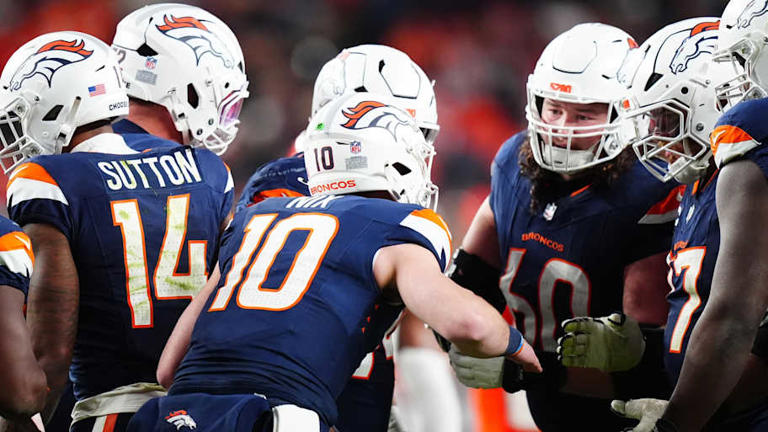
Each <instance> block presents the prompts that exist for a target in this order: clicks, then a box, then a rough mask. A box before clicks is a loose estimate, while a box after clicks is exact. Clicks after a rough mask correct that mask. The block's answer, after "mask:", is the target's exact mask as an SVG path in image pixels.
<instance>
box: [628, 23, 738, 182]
mask: <svg viewBox="0 0 768 432" xmlns="http://www.w3.org/2000/svg"><path fill="white" fill-rule="evenodd" d="M718 25H719V19H718V18H691V19H687V20H684V21H680V22H677V23H674V24H670V25H668V26H666V27H664V28H662V29H661V30H659V31H657V32H656V33H654V34H653V35H652V36H651V37H650V38H648V40H646V41H645V42H643V44H642V45H640V48H639V49H636V50H632V52H631V53H630V54H629V55H628V56H627V60H626V61H625V62H624V65H623V66H622V68H621V69H620V70H619V81H621V82H623V83H625V84H626V85H627V86H628V87H629V89H630V92H631V95H630V97H629V98H628V99H627V100H626V101H625V102H623V103H622V106H621V111H622V113H621V115H622V117H624V118H626V119H629V120H630V121H631V122H632V125H633V126H634V134H632V137H631V139H629V140H627V141H628V142H627V143H626V144H628V145H632V147H633V148H634V150H635V153H636V154H637V157H638V159H640V162H642V163H643V165H644V166H645V167H646V168H647V169H648V171H649V172H650V173H651V174H653V175H654V176H655V177H656V178H658V179H659V180H661V181H663V182H666V181H669V180H670V179H673V178H674V179H676V180H677V181H678V182H680V183H691V182H693V181H694V180H696V179H698V178H699V177H701V176H702V175H704V173H705V172H706V170H707V168H708V167H709V158H710V156H711V155H712V152H711V150H710V147H709V133H710V132H712V129H714V127H715V123H717V119H718V117H719V116H720V113H719V112H718V110H717V104H716V101H715V92H714V87H715V84H716V83H719V82H722V81H723V80H724V79H726V78H727V77H728V74H729V73H730V68H729V66H728V65H725V64H718V63H714V62H712V61H711V60H712V54H713V53H714V51H715V48H716V46H717V35H718ZM673 157H674V158H675V160H674V161H673V162H672V163H671V164H670V163H668V162H667V160H668V159H670V158H673Z"/></svg>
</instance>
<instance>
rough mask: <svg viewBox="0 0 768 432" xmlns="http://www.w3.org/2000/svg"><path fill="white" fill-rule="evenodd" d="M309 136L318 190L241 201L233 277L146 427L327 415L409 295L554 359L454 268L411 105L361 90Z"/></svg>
mask: <svg viewBox="0 0 768 432" xmlns="http://www.w3.org/2000/svg"><path fill="white" fill-rule="evenodd" d="M363 106H365V107H369V108H370V109H368V110H366V112H365V113H362V114H360V115H357V113H358V108H360V107H363ZM305 138H306V141H305V143H306V148H305V149H306V153H305V158H306V160H305V162H306V168H307V172H308V174H309V184H308V186H309V189H310V193H311V194H312V197H298V198H291V197H288V198H272V199H268V200H264V201H262V202H261V203H259V204H256V205H254V206H250V207H248V208H247V209H245V210H244V211H240V212H238V213H237V215H236V216H235V219H234V221H233V223H232V225H231V227H230V228H229V229H228V230H227V233H226V234H225V238H224V240H223V242H222V248H221V260H220V262H221V264H222V275H225V276H224V277H223V278H222V280H223V282H220V283H219V284H218V286H217V287H216V291H215V292H214V291H213V288H214V287H210V292H211V293H212V295H210V296H206V295H205V293H206V291H203V292H202V293H201V294H202V295H201V296H199V297H198V298H196V300H195V301H194V302H193V303H192V305H191V306H190V308H189V309H188V311H190V310H194V309H195V308H196V309H197V310H196V311H193V312H192V313H190V314H187V313H185V316H184V317H183V318H182V320H180V322H179V326H177V330H176V331H175V332H174V336H173V337H172V339H171V341H169V347H174V348H171V349H166V352H165V353H164V356H163V360H162V362H161V365H160V369H159V370H158V376H159V378H160V379H161V380H162V381H163V382H167V381H170V380H171V379H172V380H173V385H172V386H171V388H170V393H169V396H167V397H165V398H160V399H156V400H154V401H153V402H151V403H148V404H147V405H145V406H144V407H143V408H142V410H141V411H140V412H139V413H138V414H137V415H136V416H135V417H134V419H133V420H132V423H131V430H137V431H139V430H154V428H155V427H159V425H163V424H166V423H172V422H173V421H176V420H178V421H183V422H186V423H185V424H189V423H191V422H194V424H195V425H196V428H197V429H198V430H201V431H207V430H259V431H260V430H273V429H271V427H272V426H271V423H272V421H274V423H275V429H274V430H277V431H283V430H285V431H295V430H302V431H304V430H306V431H311V430H315V431H319V430H328V426H329V425H332V424H334V423H335V420H336V406H335V399H336V397H337V396H338V394H339V393H340V392H341V390H342V388H343V387H344V386H345V385H346V384H347V382H348V380H349V377H350V376H351V375H352V373H353V372H354V370H355V369H356V368H357V367H358V366H359V364H360V361H361V360H362V359H363V357H364V356H365V353H366V352H369V351H370V350H371V348H373V346H375V345H376V344H379V343H380V342H381V339H382V337H383V335H384V332H385V331H386V329H387V328H388V327H389V326H390V325H391V324H392V322H393V321H394V319H395V317H396V315H397V314H398V313H399V310H398V309H401V308H402V306H407V307H408V308H409V309H410V310H411V312H413V313H415V314H417V315H418V316H419V317H421V318H423V319H424V320H425V321H426V322H428V323H430V324H431V325H432V326H433V327H434V328H436V329H438V330H440V331H441V332H445V333H447V334H448V336H447V337H448V338H449V339H451V340H453V341H454V342H455V343H457V344H458V345H459V346H461V347H462V349H464V350H466V351H469V352H473V353H474V354H475V355H479V356H489V355H500V354H504V353H505V354H506V355H508V356H510V357H511V358H513V359H514V360H515V361H517V362H520V363H521V364H523V365H524V367H525V368H526V369H528V370H532V371H535V370H539V365H538V362H537V360H536V358H535V355H534V354H533V350H532V348H531V347H530V345H528V344H527V343H525V342H524V341H523V339H522V336H521V335H520V334H519V333H518V332H517V331H516V330H514V329H512V328H510V327H509V326H508V325H506V323H505V322H504V320H503V319H502V318H501V316H500V315H499V314H498V313H496V312H495V311H494V310H493V309H492V308H491V307H490V306H489V305H488V304H486V303H485V302H484V301H483V300H482V299H480V298H478V297H477V296H474V295H472V294H470V293H468V292H467V291H465V290H460V289H458V287H457V286H456V285H455V284H453V283H452V282H451V281H450V280H449V279H447V278H446V277H445V276H443V274H442V269H443V268H444V266H445V265H446V264H447V260H448V255H447V254H448V252H449V250H450V235H449V233H448V231H447V227H446V226H445V223H444V222H443V221H442V219H441V218H440V217H439V216H438V215H437V214H436V213H435V212H434V211H432V210H430V208H429V207H431V206H432V205H434V198H435V197H434V195H435V192H436V188H435V187H434V185H432V183H431V181H430V180H429V170H428V163H427V160H428V159H430V158H431V154H432V152H433V150H432V146H431V145H428V144H427V143H426V142H425V140H424V137H423V135H422V134H421V132H420V131H419V130H418V128H417V126H416V123H415V122H414V121H413V119H412V118H411V116H410V115H409V114H408V113H406V112H405V111H402V110H400V109H398V108H396V107H395V106H394V103H393V102H390V101H388V100H387V99H386V97H384V96H376V95H375V94H370V93H360V94H358V93H354V94H351V95H348V96H344V97H342V98H339V99H337V100H336V101H333V102H330V103H329V104H328V105H327V106H326V107H324V108H323V109H322V110H321V111H320V112H319V113H318V114H317V115H316V116H315V117H313V120H312V122H311V123H310V125H309V127H308V129H307V135H306V137H305ZM425 207H426V208H425ZM207 288H208V287H207ZM206 297H207V298H206ZM435 298H440V299H441V301H440V302H435V301H434V299H435ZM384 305H388V306H389V307H385V306H384ZM196 317H197V322H196V324H195V325H194V331H192V330H191V327H192V326H191V325H189V320H194V319H195V318H196ZM179 329H186V332H183V333H186V334H180V332H179ZM190 331H192V332H191V336H190V334H189V332H190ZM190 337H191V341H189V343H188V344H187V343H180V344H176V343H175V341H176V340H177V339H179V338H180V339H186V340H189V338H190ZM187 347H188V351H187ZM517 350H520V352H519V353H517V354H514V353H516V352H517ZM214 353H215V354H214ZM185 354H186V355H185ZM182 357H183V358H184V359H183V361H181V358H182ZM179 362H181V363H180V365H179V366H178V369H177V367H176V365H177V364H179ZM174 373H175V376H173V374H174ZM270 406H274V415H269V409H270ZM182 412H183V414H184V415H185V416H187V417H188V418H184V419H183V420H179V419H178V417H177V416H178V415H179V413H182ZM265 414H266V415H265ZM264 423H268V424H269V426H268V427H265V426H264V425H263V424H264ZM254 425H256V426H255V427H254ZM216 428H218V429H216Z"/></svg>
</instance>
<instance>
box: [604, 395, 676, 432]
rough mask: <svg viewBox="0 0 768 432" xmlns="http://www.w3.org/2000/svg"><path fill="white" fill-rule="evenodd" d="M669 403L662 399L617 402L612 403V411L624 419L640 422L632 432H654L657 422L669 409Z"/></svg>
mask: <svg viewBox="0 0 768 432" xmlns="http://www.w3.org/2000/svg"><path fill="white" fill-rule="evenodd" d="M667 403H668V402H667V401H665V400H661V399H632V400H628V401H626V402H624V401H620V400H615V401H612V402H611V410H612V411H613V412H615V413H616V414H618V415H620V416H622V417H626V418H630V419H635V420H639V421H640V422H639V423H638V424H637V426H635V428H634V429H632V430H631V432H653V431H655V430H656V429H655V426H656V421H657V420H659V419H660V418H661V416H662V415H663V414H664V410H665V409H667Z"/></svg>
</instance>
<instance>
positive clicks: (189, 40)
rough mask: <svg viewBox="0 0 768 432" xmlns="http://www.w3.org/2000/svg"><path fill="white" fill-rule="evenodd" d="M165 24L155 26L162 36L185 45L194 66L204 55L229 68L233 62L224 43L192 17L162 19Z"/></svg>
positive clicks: (165, 17) (166, 17)
mask: <svg viewBox="0 0 768 432" xmlns="http://www.w3.org/2000/svg"><path fill="white" fill-rule="evenodd" d="M163 21H164V22H165V24H162V25H158V26H155V27H157V29H158V30H160V32H161V33H163V34H164V35H166V36H168V37H170V38H173V39H176V40H178V41H181V42H183V43H185V44H186V45H187V46H189V47H190V48H191V49H192V51H193V52H194V53H195V59H196V61H197V63H196V64H198V65H199V64H200V59H201V58H202V57H203V56H204V55H205V54H210V55H212V56H214V57H216V58H218V59H220V60H221V62H222V63H224V66H225V67H227V68H231V67H233V66H234V65H235V61H234V59H233V58H232V56H231V55H230V53H229V52H228V51H227V48H226V46H225V45H224V42H222V40H221V39H219V37H218V36H216V35H215V34H214V33H213V32H211V31H210V30H208V27H206V26H205V24H204V23H203V22H201V21H200V20H198V19H197V18H193V17H180V18H177V17H175V16H173V15H171V17H170V18H168V16H164V17H163Z"/></svg>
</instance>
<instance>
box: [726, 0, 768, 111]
mask: <svg viewBox="0 0 768 432" xmlns="http://www.w3.org/2000/svg"><path fill="white" fill-rule="evenodd" d="M767 38H768V1H766V0H731V1H730V2H729V3H728V5H727V6H726V7H725V10H724V11H723V16H722V19H721V24H720V34H719V42H718V45H717V51H716V52H715V54H714V56H713V60H714V61H715V62H718V63H726V64H729V65H730V66H731V71H730V74H729V76H728V77H727V78H726V79H724V80H723V81H721V82H719V83H717V87H716V88H715V92H716V94H717V103H718V105H717V106H718V109H719V110H720V111H721V112H724V111H727V110H728V109H730V108H731V107H733V106H734V105H736V104H737V103H739V102H741V101H742V100H750V99H760V98H763V97H766V96H768V72H766V70H767V69H766V68H768V50H766V45H768V42H766V40H767Z"/></svg>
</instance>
